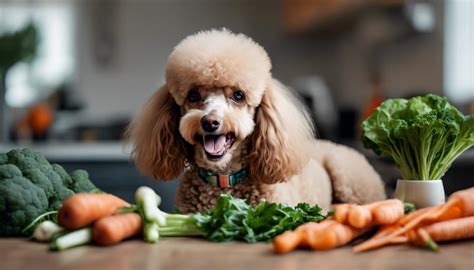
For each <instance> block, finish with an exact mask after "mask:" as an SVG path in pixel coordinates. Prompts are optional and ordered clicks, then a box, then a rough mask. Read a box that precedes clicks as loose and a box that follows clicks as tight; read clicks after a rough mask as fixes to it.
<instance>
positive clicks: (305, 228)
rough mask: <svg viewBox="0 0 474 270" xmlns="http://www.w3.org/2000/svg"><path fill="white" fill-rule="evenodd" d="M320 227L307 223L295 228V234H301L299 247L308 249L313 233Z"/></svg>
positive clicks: (316, 224)
mask: <svg viewBox="0 0 474 270" xmlns="http://www.w3.org/2000/svg"><path fill="white" fill-rule="evenodd" d="M319 227H321V223H317V222H307V223H305V224H303V225H300V226H299V227H298V228H296V230H295V231H296V232H297V233H299V234H301V241H300V243H299V246H300V247H305V248H306V247H310V246H311V242H312V241H313V238H314V233H313V232H314V231H315V230H317V229H318V228H319Z"/></svg>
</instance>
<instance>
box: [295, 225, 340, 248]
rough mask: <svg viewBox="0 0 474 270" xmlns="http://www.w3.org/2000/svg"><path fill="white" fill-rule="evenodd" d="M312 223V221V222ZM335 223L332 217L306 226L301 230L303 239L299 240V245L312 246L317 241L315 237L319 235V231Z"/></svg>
mask: <svg viewBox="0 0 474 270" xmlns="http://www.w3.org/2000/svg"><path fill="white" fill-rule="evenodd" d="M313 223H314V222H313ZM334 223H337V222H336V221H334V220H332V219H326V220H324V221H321V222H319V223H315V224H314V225H312V226H309V227H306V228H305V230H304V231H303V240H302V241H301V244H300V246H301V247H312V246H313V245H314V243H315V242H316V241H317V238H318V237H320V236H321V233H322V232H323V231H324V230H325V229H326V228H327V227H329V226H331V225H332V224H334Z"/></svg>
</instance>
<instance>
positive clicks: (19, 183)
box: [0, 177, 48, 236]
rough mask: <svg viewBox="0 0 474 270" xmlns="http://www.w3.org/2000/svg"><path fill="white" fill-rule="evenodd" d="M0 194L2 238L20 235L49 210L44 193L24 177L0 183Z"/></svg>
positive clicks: (0, 233) (0, 228)
mask: <svg viewBox="0 0 474 270" xmlns="http://www.w3.org/2000/svg"><path fill="white" fill-rule="evenodd" d="M0 194H2V196H0V236H14V235H20V231H21V229H22V228H23V227H24V226H25V225H27V224H29V223H30V222H32V221H33V220H34V219H35V218H36V217H37V216H39V215H41V214H42V213H44V212H45V211H46V210H47V208H48V199H47V198H46V195H45V194H44V191H43V190H42V189H41V188H39V187H37V186H35V185H34V184H33V183H32V182H30V181H29V180H28V179H26V178H23V177H15V178H11V179H5V180H3V181H0Z"/></svg>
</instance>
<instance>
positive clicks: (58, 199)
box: [0, 149, 97, 236]
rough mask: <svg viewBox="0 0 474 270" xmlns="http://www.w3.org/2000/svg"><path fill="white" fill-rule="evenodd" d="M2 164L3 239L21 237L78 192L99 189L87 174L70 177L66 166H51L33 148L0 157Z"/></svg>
mask: <svg viewBox="0 0 474 270" xmlns="http://www.w3.org/2000/svg"><path fill="white" fill-rule="evenodd" d="M0 162H1V163H0V194H2V195H0V218H1V221H0V236H1V235H14V234H18V233H19V232H20V230H21V229H22V228H23V227H25V226H27V225H28V224H29V223H30V222H31V221H32V218H36V217H37V216H39V215H40V214H43V213H44V212H45V211H46V210H47V211H52V210H58V209H59V207H61V205H62V203H63V201H64V200H65V199H66V198H68V197H69V196H71V195H74V193H75V192H77V193H79V192H92V191H96V190H97V188H96V187H95V186H94V185H93V184H92V183H91V182H90V180H89V175H88V174H87V172H86V171H83V170H78V171H75V172H73V173H72V175H68V173H67V172H66V171H65V170H64V169H63V167H61V166H60V165H58V164H54V165H51V164H50V163H49V162H48V160H46V158H45V157H44V156H43V155H42V154H40V153H37V152H34V151H32V150H30V149H15V150H12V151H10V152H8V153H6V154H0ZM25 181H26V182H27V183H28V184H27V183H25ZM3 193H5V194H6V195H5V196H3ZM30 193H31V194H30ZM37 193H40V194H41V195H38V194H37ZM2 196H3V197H2ZM35 198H36V199H35ZM30 208H31V209H35V211H33V210H30ZM22 209H23V211H20V210H22ZM10 212H11V213H10ZM25 213H27V214H25ZM22 215H23V216H22Z"/></svg>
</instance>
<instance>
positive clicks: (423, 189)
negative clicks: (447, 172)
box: [394, 179, 446, 208]
mask: <svg viewBox="0 0 474 270" xmlns="http://www.w3.org/2000/svg"><path fill="white" fill-rule="evenodd" d="M394 196H395V198H397V199H400V200H402V201H406V202H411V203H414V204H415V206H416V207H417V208H423V207H430V206H435V205H438V204H441V203H444V202H445V201H446V199H445V195H444V187H443V181H441V180H402V179H398V180H397V188H396V189H395V194H394Z"/></svg>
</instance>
